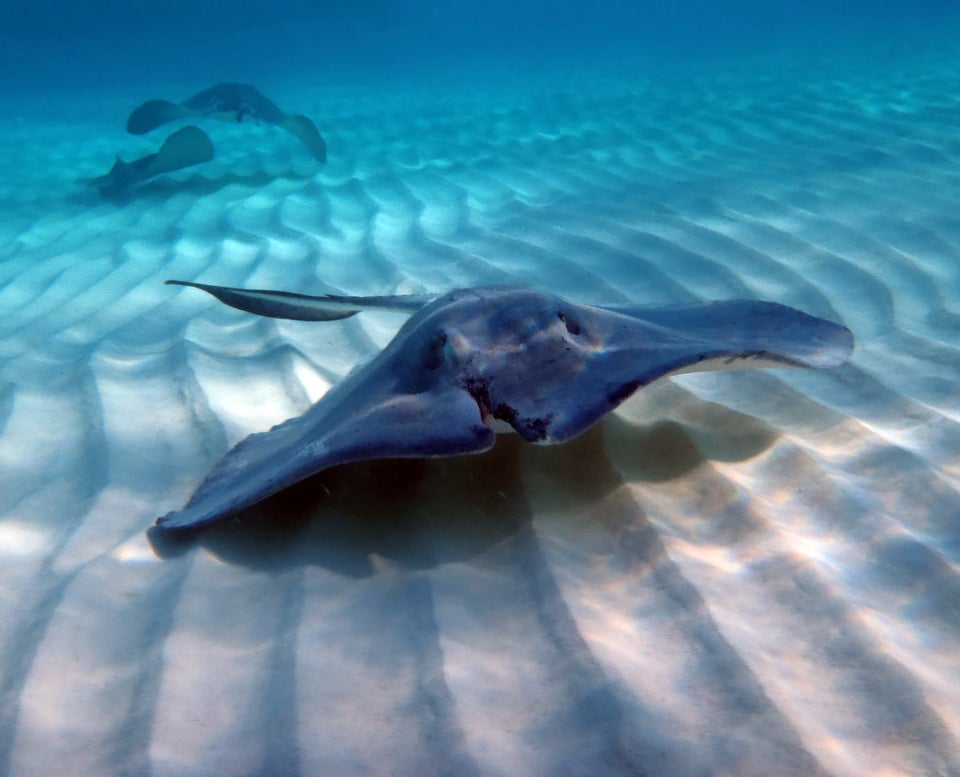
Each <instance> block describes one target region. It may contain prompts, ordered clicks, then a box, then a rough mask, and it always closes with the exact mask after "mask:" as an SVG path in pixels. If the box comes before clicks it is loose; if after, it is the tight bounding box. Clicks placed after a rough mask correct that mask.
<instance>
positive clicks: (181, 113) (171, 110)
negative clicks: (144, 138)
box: [127, 100, 196, 135]
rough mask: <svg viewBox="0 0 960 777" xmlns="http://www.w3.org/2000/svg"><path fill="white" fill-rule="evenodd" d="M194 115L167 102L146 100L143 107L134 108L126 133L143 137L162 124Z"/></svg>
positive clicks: (181, 107) (187, 109) (128, 119)
mask: <svg viewBox="0 0 960 777" xmlns="http://www.w3.org/2000/svg"><path fill="white" fill-rule="evenodd" d="M195 113H196V112H195V111H192V110H190V109H189V108H184V107H183V106H182V105H179V104H177V103H172V102H168V101H167V100H147V101H146V102H145V103H144V104H143V105H140V106H138V107H137V108H134V110H133V112H132V113H131V114H130V116H129V117H128V118H127V132H129V133H130V134H131V135H145V134H147V133H148V132H150V130H153V129H156V128H157V127H159V126H161V125H163V124H167V123H168V122H171V121H176V120H177V119H183V118H186V117H187V116H194V115H195Z"/></svg>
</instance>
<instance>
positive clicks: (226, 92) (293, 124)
mask: <svg viewBox="0 0 960 777" xmlns="http://www.w3.org/2000/svg"><path fill="white" fill-rule="evenodd" d="M197 116H202V117H211V118H217V119H222V120H224V121H231V122H243V121H244V120H246V119H249V120H252V121H254V122H261V121H262V122H265V123H266V124H274V125H276V126H278V127H282V128H283V129H285V130H287V132H289V133H291V134H292V135H294V136H295V137H297V138H298V139H299V140H300V142H301V143H303V145H304V146H306V148H307V149H308V150H309V151H310V153H311V154H313V155H314V156H315V157H316V158H317V159H318V160H319V161H321V162H325V161H326V159H327V144H326V142H325V141H324V139H323V137H322V136H321V135H320V132H319V131H318V130H317V127H316V125H315V124H314V123H313V121H311V120H310V119H309V118H307V117H306V116H303V115H302V114H288V113H284V112H283V111H282V110H280V108H279V106H277V104H276V103H274V102H273V101H272V100H270V99H269V98H268V97H266V96H265V95H263V94H261V93H260V91H259V90H257V89H255V88H254V87H252V86H250V85H248V84H236V83H224V84H217V85H216V86H211V87H210V88H209V89H204V90H203V91H202V92H198V93H197V94H195V95H193V96H192V97H190V98H188V99H187V100H184V101H183V102H182V103H173V102H169V101H167V100H147V102H145V103H143V104H142V105H140V106H138V107H137V108H136V109H134V111H133V112H132V113H131V114H130V117H129V118H128V119H127V132H129V133H131V134H133V135H143V134H145V133H147V132H150V131H151V130H153V129H156V128H157V127H159V126H161V125H163V124H166V123H167V122H171V121H176V120H178V119H183V118H188V117H197Z"/></svg>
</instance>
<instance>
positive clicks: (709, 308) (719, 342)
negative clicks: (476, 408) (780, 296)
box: [474, 300, 853, 444]
mask: <svg viewBox="0 0 960 777" xmlns="http://www.w3.org/2000/svg"><path fill="white" fill-rule="evenodd" d="M561 313H562V320H563V321H564V322H565V324H566V332H564V333H563V337H562V338H560V337H558V335H557V334H556V331H555V330H556V329H557V328H558V327H559V324H556V325H554V326H553V327H552V328H550V329H545V330H544V331H543V332H541V333H538V334H536V335H534V336H533V337H531V338H530V339H529V340H527V341H526V342H525V344H524V348H523V359H524V365H523V369H518V368H516V365H517V359H518V357H517V356H516V355H515V354H513V353H510V352H509V351H500V350H496V349H493V350H490V351H489V352H488V353H486V354H484V357H483V360H482V361H478V364H479V368H478V370H477V377H476V378H475V383H474V386H475V391H477V392H478V393H479V395H480V399H481V402H482V404H483V406H484V407H486V408H488V409H489V410H490V412H491V414H492V415H493V416H494V417H495V418H497V419H500V420H504V421H506V422H507V423H509V424H510V425H511V426H512V427H513V428H514V429H515V430H516V431H517V432H518V433H519V434H520V435H521V436H522V437H524V439H526V440H527V441H529V442H538V443H544V444H552V443H559V442H564V441H566V440H569V439H571V438H572V437H575V436H576V435H578V434H580V433H582V432H583V431H585V430H586V429H587V428H588V427H590V426H591V425H592V424H594V423H595V422H596V421H598V420H599V419H600V418H601V417H602V416H603V415H605V414H606V413H608V412H610V411H611V410H613V409H614V408H615V407H616V406H617V405H619V404H620V403H621V402H623V401H624V400H625V399H626V398H627V397H629V396H630V395H631V394H633V393H634V392H635V391H636V390H637V389H639V388H642V387H643V386H646V385H648V384H650V383H652V382H653V381H655V380H657V379H659V378H662V377H665V376H668V375H673V374H677V373H681V372H699V371H706V370H717V369H746V368H758V367H807V368H815V369H820V368H827V367H834V366H837V365H839V364H842V363H843V362H844V361H846V360H847V359H848V358H849V357H850V355H851V353H852V351H853V335H852V334H851V333H850V330H848V329H847V328H846V327H843V326H841V325H839V324H834V323H832V322H830V321H826V320H824V319H821V318H816V317H814V316H809V315H807V314H805V313H802V312H801V311H799V310H795V309H793V308H789V307H786V306H784V305H778V304H776V303H770V302H757V301H752V300H733V301H729V302H726V301H725V302H714V303H704V304H693V305H681V306H671V307H660V308H641V307H637V306H614V307H611V308H596V307H581V306H575V305H570V306H569V307H568V308H567V309H566V310H565V311H561Z"/></svg>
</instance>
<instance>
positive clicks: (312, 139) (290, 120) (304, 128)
mask: <svg viewBox="0 0 960 777" xmlns="http://www.w3.org/2000/svg"><path fill="white" fill-rule="evenodd" d="M280 126H281V127H283V128H284V129H285V130H286V131H287V132H289V133H290V134H291V135H295V136H296V137H297V139H298V140H299V141H300V142H301V143H303V145H304V146H306V147H307V150H308V151H309V152H310V153H311V154H313V155H314V156H315V157H316V158H317V159H318V160H319V161H320V162H326V161H327V143H326V141H325V140H324V139H323V135H321V134H320V130H318V129H317V125H316V124H314V123H313V122H312V121H311V120H310V119H309V118H307V117H306V116H303V115H301V114H299V113H294V114H291V115H289V116H287V117H286V118H284V120H283V121H281V122H280Z"/></svg>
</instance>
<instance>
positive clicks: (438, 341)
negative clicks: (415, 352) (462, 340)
mask: <svg viewBox="0 0 960 777" xmlns="http://www.w3.org/2000/svg"><path fill="white" fill-rule="evenodd" d="M446 344H447V335H446V333H445V332H440V333H439V334H438V335H437V336H436V337H434V338H433V339H432V340H431V341H430V345H429V346H428V347H427V353H426V354H425V355H424V359H423V366H424V367H426V368H427V369H428V370H435V369H437V367H439V366H440V365H441V364H443V349H444V346H446Z"/></svg>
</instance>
